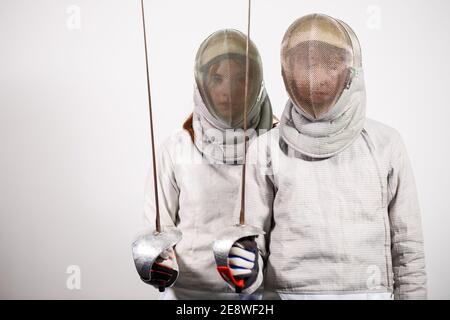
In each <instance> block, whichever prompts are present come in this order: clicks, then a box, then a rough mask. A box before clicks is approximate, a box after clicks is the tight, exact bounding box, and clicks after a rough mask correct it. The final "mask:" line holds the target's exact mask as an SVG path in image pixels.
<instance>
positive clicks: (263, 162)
mask: <svg viewBox="0 0 450 320" xmlns="http://www.w3.org/2000/svg"><path fill="white" fill-rule="evenodd" d="M264 140H266V142H267V141H270V137H269V135H268V134H267V135H264V136H262V137H260V138H259V139H257V140H256V141H254V142H253V143H252V144H251V146H250V147H249V150H248V154H247V174H246V190H245V191H246V212H245V219H246V223H247V224H249V225H253V226H256V227H259V228H262V229H263V230H264V231H265V233H266V234H265V235H264V236H259V237H258V238H256V242H257V244H258V249H259V253H260V256H259V257H258V258H259V260H258V264H259V272H258V277H257V279H256V281H255V283H253V284H252V285H251V286H250V287H249V288H247V289H246V290H243V292H244V293H253V292H255V291H256V290H257V289H258V288H259V287H260V286H261V285H262V283H263V275H264V270H265V265H266V261H267V258H268V255H269V252H268V251H269V238H270V231H271V227H272V206H273V199H274V195H275V194H274V186H273V183H272V177H273V173H272V168H271V163H270V160H269V155H268V147H267V145H266V143H265V141H264Z"/></svg>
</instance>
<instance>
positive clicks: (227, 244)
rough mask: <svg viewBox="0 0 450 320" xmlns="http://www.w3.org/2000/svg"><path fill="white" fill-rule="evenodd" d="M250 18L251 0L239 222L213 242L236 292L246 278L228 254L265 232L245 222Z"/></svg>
mask: <svg viewBox="0 0 450 320" xmlns="http://www.w3.org/2000/svg"><path fill="white" fill-rule="evenodd" d="M250 18H251V0H248V10H247V42H246V50H245V90H244V95H245V97H244V137H245V140H244V161H243V165H242V176H241V200H240V201H241V209H240V213H239V224H236V225H233V226H230V227H227V228H225V229H224V230H223V231H222V232H221V233H220V235H219V237H218V239H217V240H215V241H214V243H213V252H214V258H215V260H216V265H217V271H219V273H220V275H221V276H222V278H223V279H224V280H225V281H227V282H228V281H231V282H232V283H233V285H234V286H235V290H236V293H240V292H241V291H242V289H243V288H244V286H245V281H244V279H236V278H235V277H234V276H233V274H232V273H231V270H230V267H229V264H228V256H229V253H230V250H231V247H232V246H233V244H234V243H235V242H236V241H238V240H239V239H242V238H247V237H252V238H256V237H258V236H260V235H261V236H262V235H264V234H265V232H264V230H262V229H261V228H258V227H255V226H250V225H246V224H245V173H246V167H247V166H246V162H247V161H246V156H247V143H248V140H249V139H248V137H247V109H248V86H249V85H248V83H249V71H250V58H249V47H250ZM255 259H258V252H256V257H255Z"/></svg>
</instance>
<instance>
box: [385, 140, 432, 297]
mask: <svg viewBox="0 0 450 320" xmlns="http://www.w3.org/2000/svg"><path fill="white" fill-rule="evenodd" d="M388 188H389V196H390V201H389V207H388V208H389V220H390V229H391V253H392V266H393V271H394V298H395V299H396V300H406V299H426V298H427V276H426V272H425V253H424V240H423V234H422V222H421V214H420V208H419V201H418V196H417V191H416V185H415V180H414V175H413V172H412V168H411V165H410V161H409V159H408V155H407V152H406V148H405V145H404V143H403V140H402V139H401V137H400V135H399V134H397V136H396V138H395V143H394V147H393V151H392V161H391V169H390V173H389V178H388Z"/></svg>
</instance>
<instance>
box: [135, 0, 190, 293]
mask: <svg viewBox="0 0 450 320" xmlns="http://www.w3.org/2000/svg"><path fill="white" fill-rule="evenodd" d="M141 13H142V27H143V31H144V51H145V67H146V75H147V96H148V111H149V115H150V136H151V147H152V160H153V185H154V191H155V192H154V196H155V211H156V219H155V230H154V231H153V232H150V233H149V232H148V231H147V232H143V233H141V234H140V235H138V236H137V238H136V239H135V240H134V242H133V244H132V246H131V247H132V252H133V259H134V264H135V266H136V270H137V272H138V274H139V276H140V277H141V279H142V280H143V281H144V282H146V283H148V282H149V281H151V280H152V279H151V269H152V266H153V264H154V262H155V261H156V259H157V258H158V257H159V256H160V255H161V254H162V253H163V252H164V251H165V250H167V249H169V248H172V247H173V246H174V245H176V244H177V243H178V242H179V241H180V240H181V237H182V234H181V231H180V230H179V229H177V228H176V227H164V230H162V229H161V220H160V210H159V201H158V176H157V169H156V152H155V135H154V132H153V113H152V99H151V92H150V74H149V65H148V53H147V34H146V30H145V14H144V0H141ZM175 280H176V279H175ZM173 282H174V281H171V283H173ZM165 287H166V285H165V284H161V285H159V291H161V292H163V291H164V290H165Z"/></svg>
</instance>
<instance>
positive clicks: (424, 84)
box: [0, 0, 450, 299]
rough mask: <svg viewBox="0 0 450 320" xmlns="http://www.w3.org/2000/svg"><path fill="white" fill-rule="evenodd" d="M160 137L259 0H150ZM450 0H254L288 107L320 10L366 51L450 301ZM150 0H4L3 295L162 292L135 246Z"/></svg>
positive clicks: (372, 92)
mask: <svg viewBox="0 0 450 320" xmlns="http://www.w3.org/2000/svg"><path fill="white" fill-rule="evenodd" d="M145 5H146V14H147V27H148V33H149V39H148V40H149V58H150V71H151V82H152V94H153V106H154V117H155V130H156V139H157V142H158V144H160V143H162V142H163V141H164V140H165V139H166V138H167V137H168V136H169V135H170V134H171V133H173V132H174V131H176V130H180V128H181V125H182V123H183V121H184V119H185V118H186V117H187V115H188V114H189V113H190V111H191V109H192V91H193V65H194V57H195V54H196V51H197V48H198V46H199V45H200V43H201V41H202V40H203V39H204V38H205V37H206V36H208V35H209V34H210V33H212V32H214V31H216V30H218V29H222V28H236V29H239V30H241V31H244V32H245V31H246V6H247V4H246V1H245V0H227V1H218V0H201V1H200V0H198V1H181V0H180V1H172V0H170V1H169V0H165V1H162V0H160V1H156V0H153V1H151V0H147V1H146V2H145ZM449 11H450V2H448V1H444V0H428V1H424V0H414V1H406V0H402V1H387V0H383V1H381V0H371V1H367V0H364V1H356V0H354V1H350V0H346V1H331V0H328V1H322V0H315V1H294V0H290V1H288V0H276V1H275V0H264V1H263V0H254V1H253V16H252V22H253V25H252V38H253V40H254V42H255V43H256V45H257V46H258V48H259V50H260V52H261V55H262V59H263V63H264V68H265V81H266V85H267V88H268V93H269V95H270V97H271V100H272V103H273V106H274V112H275V114H276V115H278V116H280V114H281V112H282V110H283V107H284V103H285V101H286V97H287V96H286V93H285V90H284V86H283V82H282V78H281V75H280V63H279V50H280V43H281V39H282V37H283V34H284V32H285V30H286V29H287V27H288V26H289V25H290V23H292V22H293V21H294V20H295V19H296V18H298V17H300V16H303V15H305V14H309V13H313V12H320V13H325V14H328V15H331V16H334V17H336V18H339V19H342V20H344V21H346V22H347V23H348V24H349V25H350V26H352V27H353V28H354V29H355V31H356V33H357V35H358V36H359V38H360V41H361V44H362V49H363V60H364V61H363V62H364V66H365V75H366V85H367V90H368V115H369V116H370V117H372V118H374V119H376V120H379V121H382V122H384V123H387V124H389V125H391V126H393V127H395V128H397V129H398V130H399V131H400V132H401V133H402V135H403V137H404V139H405V141H406V144H407V146H408V149H409V153H410V158H411V161H412V164H413V167H414V170H415V174H416V180H417V185H418V189H419V192H420V201H421V205H422V210H423V223H424V233H425V240H426V257H427V271H428V277H429V297H430V298H433V299H450V274H449V272H448V270H450V253H449V249H448V245H449V244H450V232H449V231H448V226H449V223H450V214H449V209H450V202H449V200H448V195H447V194H448V191H449V190H450V182H449V181H450V169H449V165H448V159H449V157H450V153H449V142H448V140H449V138H450V134H449V130H450V127H449V126H448V124H447V123H448V120H447V117H449V116H450V111H449V107H450V105H449V103H448V100H447V99H448V90H449V89H448V85H449V81H448V76H449V75H450V61H449V56H450V43H449V37H448V33H449V31H450V20H449V19H448V12H449ZM146 99H147V96H146V80H145V60H144V49H143V35H142V25H141V16H140V1H139V0H133V1H130V0H114V1H112V0H89V1H88V0H84V1H83V0H70V1H67V0H39V1H36V0H34V1H32V0H28V1H26V0H0V110H1V113H0V148H1V149H0V259H1V260H0V261H1V263H0V298H3V299H50V298H54V299H80V298H83V299H94V298H98V299H135V298H136V299H151V298H156V297H157V292H156V290H154V289H153V288H151V287H149V286H147V285H145V284H144V283H142V282H141V281H140V280H139V278H138V276H137V273H136V271H135V269H134V264H133V261H132V258H131V250H130V244H131V241H132V239H133V238H134V236H135V234H136V233H137V232H138V231H139V230H141V229H142V227H143V226H144V225H143V224H144V221H143V219H142V214H143V200H144V184H145V179H146V175H147V172H148V170H149V168H150V165H151V160H150V136H149V121H148V109H147V100H146Z"/></svg>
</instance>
